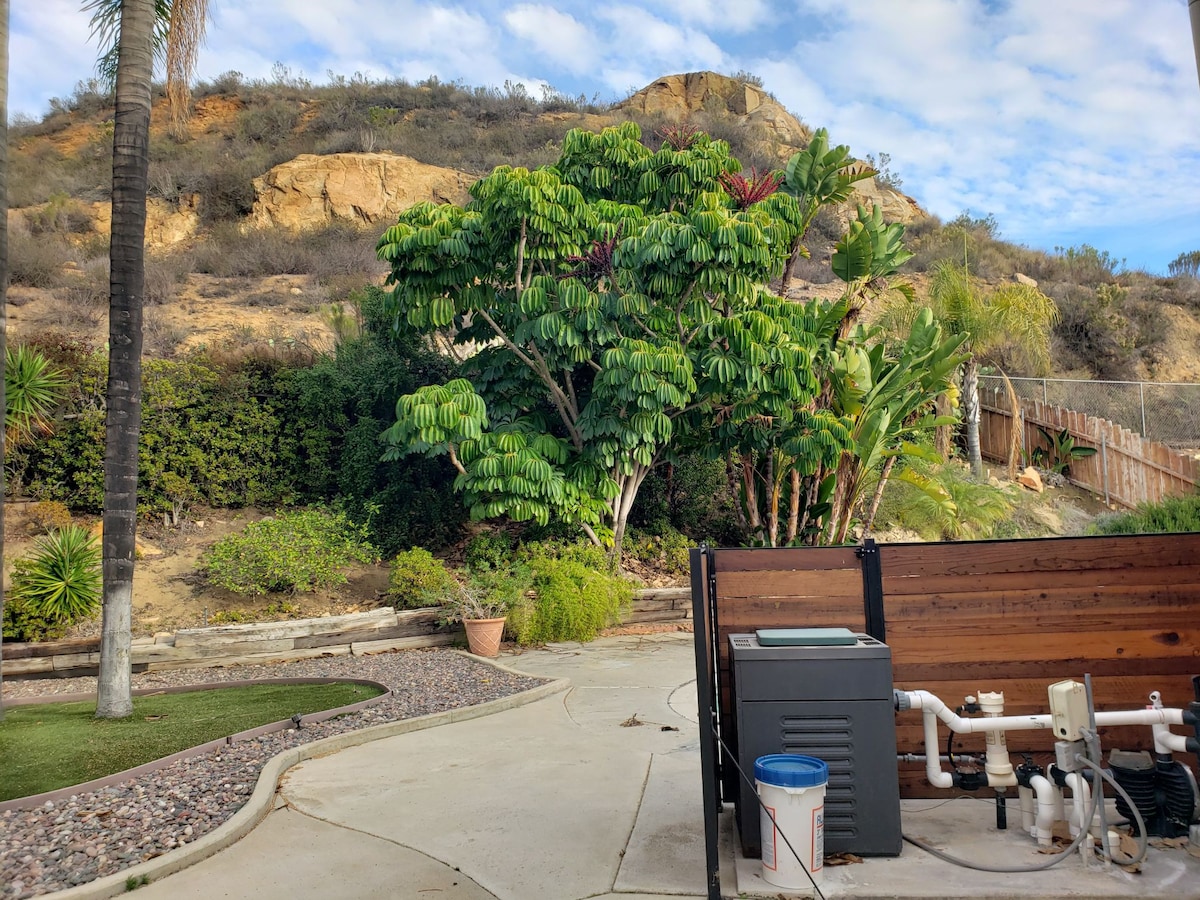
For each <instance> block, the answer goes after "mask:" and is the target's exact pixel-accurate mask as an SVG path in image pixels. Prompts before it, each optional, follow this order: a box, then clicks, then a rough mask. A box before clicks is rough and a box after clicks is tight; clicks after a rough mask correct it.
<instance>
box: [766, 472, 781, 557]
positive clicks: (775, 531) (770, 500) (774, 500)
mask: <svg viewBox="0 0 1200 900" xmlns="http://www.w3.org/2000/svg"><path fill="white" fill-rule="evenodd" d="M766 481H767V483H766V490H767V546H768V547H776V546H778V545H779V479H778V478H777V477H776V475H775V451H774V450H768V451H767V479H766Z"/></svg>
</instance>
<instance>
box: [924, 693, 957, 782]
mask: <svg viewBox="0 0 1200 900" xmlns="http://www.w3.org/2000/svg"><path fill="white" fill-rule="evenodd" d="M923 717H924V719H925V777H926V778H927V779H928V780H929V783H930V784H932V785H933V786H934V787H937V788H949V787H954V776H953V775H951V774H950V773H949V772H943V771H942V761H941V759H940V758H939V757H938V733H937V717H936V716H935V715H934V712H933V710H930V709H927V710H925V711H924V716H923Z"/></svg>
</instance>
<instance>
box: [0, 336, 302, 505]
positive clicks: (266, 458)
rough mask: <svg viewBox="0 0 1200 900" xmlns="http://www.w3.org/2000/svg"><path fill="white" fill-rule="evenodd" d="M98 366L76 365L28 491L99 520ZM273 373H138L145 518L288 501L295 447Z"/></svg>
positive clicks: (29, 469)
mask: <svg viewBox="0 0 1200 900" xmlns="http://www.w3.org/2000/svg"><path fill="white" fill-rule="evenodd" d="M104 365H105V364H104V360H103V359H102V357H101V356H100V355H98V354H93V355H91V356H88V357H85V358H83V359H82V360H81V361H80V369H79V370H78V371H76V372H73V373H71V375H72V379H73V381H74V393H73V395H72V396H71V397H70V398H69V399H68V401H67V403H66V404H65V406H64V408H62V409H61V411H60V414H59V416H58V418H57V420H56V422H55V429H54V432H53V433H52V434H50V435H49V436H47V437H45V438H44V439H42V440H40V441H38V442H37V444H35V445H34V446H33V447H32V448H31V449H30V451H29V454H28V460H27V465H26V467H25V469H24V472H23V476H24V479H25V481H26V482H27V484H28V486H29V490H30V492H31V493H33V494H34V495H35V496H38V497H41V498H43V499H54V500H60V501H62V502H64V503H66V504H67V505H68V506H69V507H71V508H72V509H80V510H88V511H93V512H99V511H100V509H101V506H102V504H103V498H104V458H103V457H104V408H103V396H104ZM275 374H276V373H275V372H274V371H271V370H264V369H263V368H259V367H257V366H256V365H254V364H253V362H252V361H244V362H242V363H239V364H236V365H233V366H229V365H225V364H224V363H221V362H217V361H215V360H213V359H210V358H206V357H203V356H196V357H191V358H187V359H183V360H151V359H148V360H146V362H145V363H144V365H143V397H142V428H141V435H140V446H139V460H138V503H139V509H140V510H141V511H143V512H146V513H149V512H156V511H165V510H171V509H172V507H173V505H174V504H175V503H177V502H180V501H186V502H194V501H201V502H204V503H207V504H209V505H211V506H246V505H251V504H255V503H279V502H288V501H290V500H291V499H293V498H294V496H295V480H294V477H293V475H292V474H291V470H293V469H294V467H295V457H296V442H295V440H294V439H293V437H292V432H290V431H289V429H288V428H287V427H286V424H285V423H286V421H287V414H286V412H287V411H286V400H285V397H284V396H283V395H281V393H280V392H279V390H278V388H277V386H276V383H275Z"/></svg>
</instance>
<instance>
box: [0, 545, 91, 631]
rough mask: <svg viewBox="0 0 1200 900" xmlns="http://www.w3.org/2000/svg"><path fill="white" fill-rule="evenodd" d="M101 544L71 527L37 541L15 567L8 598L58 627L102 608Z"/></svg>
mask: <svg viewBox="0 0 1200 900" xmlns="http://www.w3.org/2000/svg"><path fill="white" fill-rule="evenodd" d="M100 584H101V582H100V543H99V542H98V541H97V540H96V538H95V537H93V536H92V535H91V534H89V533H88V531H87V529H86V528H82V527H80V526H78V525H68V526H67V527H66V528H62V529H59V530H58V531H54V532H51V533H50V534H49V535H47V536H46V537H44V538H42V539H41V540H40V541H38V542H37V543H36V544H35V545H34V548H33V551H32V552H31V553H30V554H29V555H28V556H26V557H23V558H21V559H18V560H17V561H16V563H14V565H13V574H12V588H11V589H10V591H9V597H10V598H11V599H12V601H13V602H15V603H18V604H22V605H24V606H26V607H27V608H28V609H29V611H30V612H32V613H34V614H35V615H37V616H38V617H39V618H42V619H45V620H47V621H51V622H54V623H56V624H59V625H70V624H72V623H74V622H78V621H80V620H81V619H85V618H87V617H88V616H90V615H91V614H92V613H94V612H95V611H96V609H97V608H99V605H100Z"/></svg>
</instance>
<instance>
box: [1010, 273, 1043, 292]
mask: <svg viewBox="0 0 1200 900" xmlns="http://www.w3.org/2000/svg"><path fill="white" fill-rule="evenodd" d="M1012 279H1013V281H1015V282H1016V283H1017V284H1024V285H1027V286H1029V287H1032V288H1035V287H1037V286H1038V283H1037V279H1036V278H1030V277H1029V276H1028V275H1025V274H1023V273H1021V272H1014V273H1013V277H1012Z"/></svg>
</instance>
